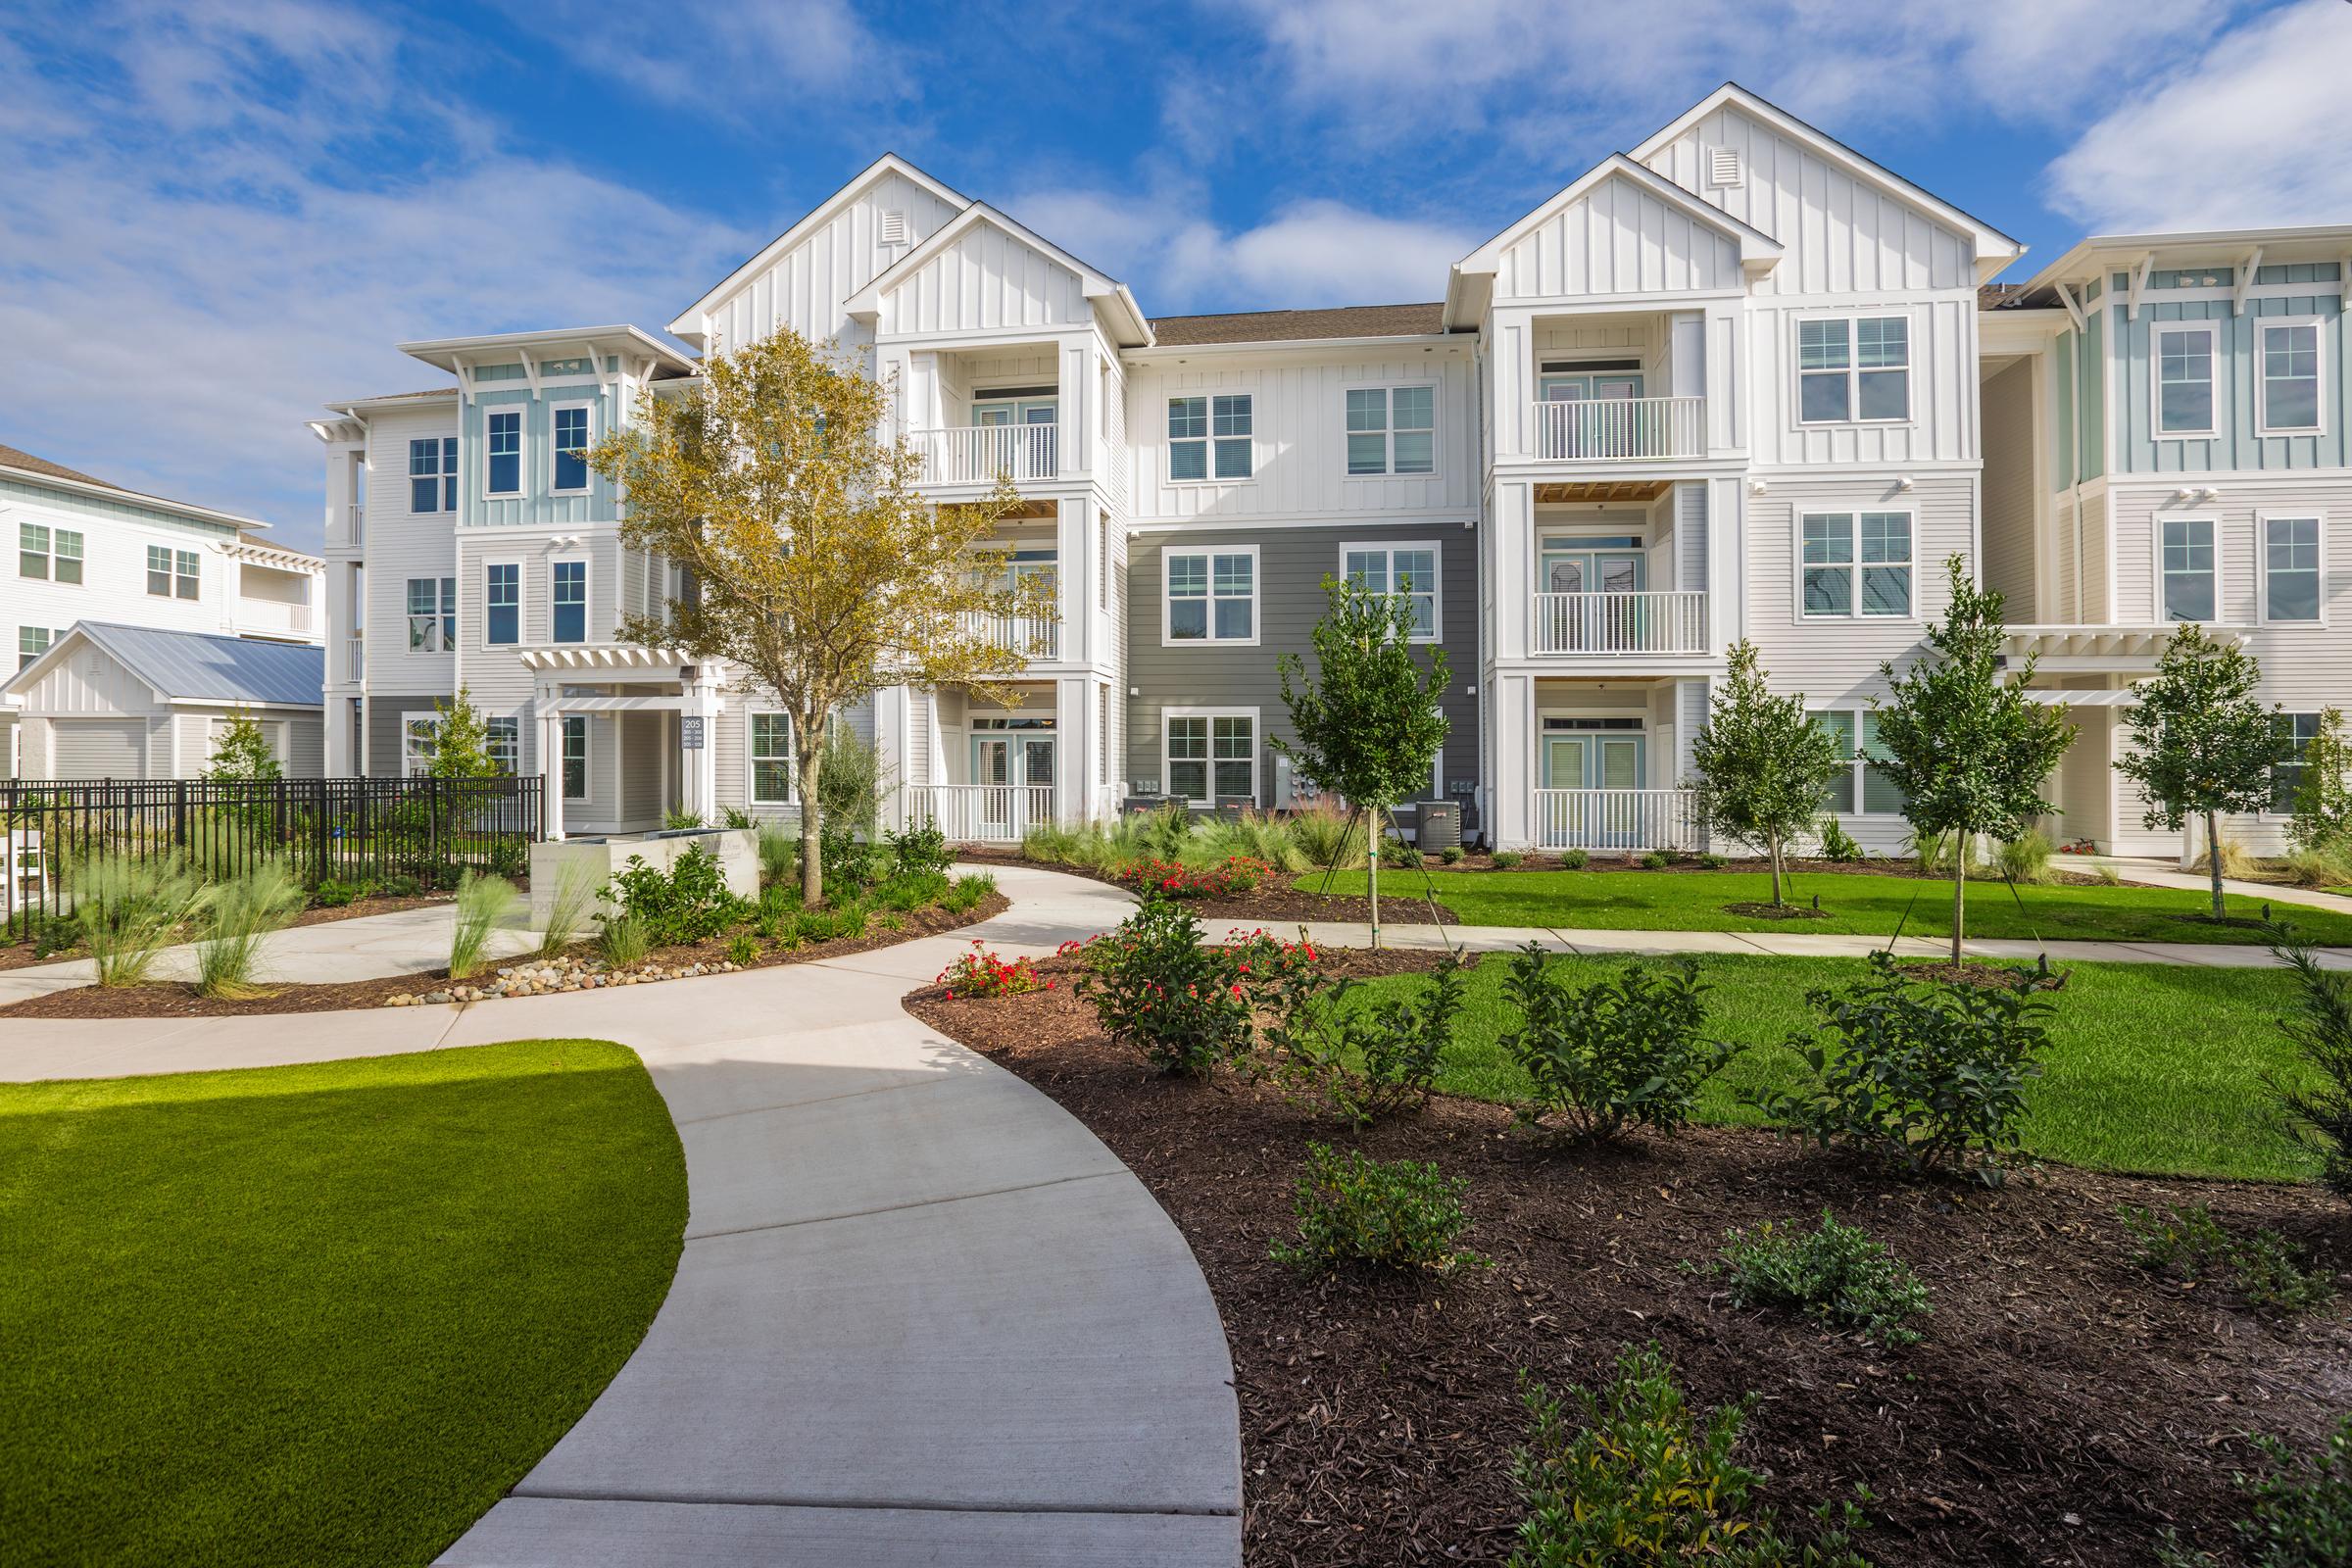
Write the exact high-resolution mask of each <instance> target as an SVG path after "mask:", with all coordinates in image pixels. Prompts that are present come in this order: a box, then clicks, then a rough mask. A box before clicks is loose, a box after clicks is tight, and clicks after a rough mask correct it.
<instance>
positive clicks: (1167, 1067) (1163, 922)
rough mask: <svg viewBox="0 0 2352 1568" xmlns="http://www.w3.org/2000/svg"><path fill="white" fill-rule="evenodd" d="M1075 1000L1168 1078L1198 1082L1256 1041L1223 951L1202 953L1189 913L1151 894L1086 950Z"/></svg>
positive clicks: (1196, 926) (1229, 959)
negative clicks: (1091, 1009)
mask: <svg viewBox="0 0 2352 1568" xmlns="http://www.w3.org/2000/svg"><path fill="white" fill-rule="evenodd" d="M1084 952H1085V957H1086V964H1087V968H1086V973H1085V974H1084V975H1082V976H1081V977H1080V978H1079V981H1078V985H1077V990H1078V994H1079V995H1080V996H1081V997H1083V998H1085V999H1086V1001H1087V1002H1089V1003H1090V1004H1092V1005H1093V1006H1094V1009H1095V1018H1096V1020H1097V1021H1098V1022H1099V1023H1101V1024H1102V1026H1103V1033H1104V1034H1106V1035H1108V1036H1109V1037H1110V1038H1111V1039H1112V1040H1114V1041H1117V1042H1118V1043H1119V1044H1121V1045H1123V1046H1129V1047H1132V1048H1134V1049H1135V1050H1137V1051H1140V1052H1142V1053H1143V1054H1144V1059H1145V1060H1147V1061H1149V1062H1151V1063H1152V1066H1154V1067H1157V1068H1158V1069H1159V1070H1160V1071H1162V1072H1165V1073H1172V1074H1178V1075H1182V1076H1186V1077H1195V1078H1201V1077H1206V1076H1207V1075H1208V1074H1209V1073H1211V1072H1213V1071H1215V1070H1216V1069H1217V1068H1218V1067H1219V1066H1221V1065H1223V1064H1225V1063H1227V1062H1231V1061H1233V1060H1235V1059H1237V1058H1238V1057H1239V1056H1240V1055H1241V1054H1242V1053H1243V1052H1245V1051H1246V1050H1248V1049H1249V1046H1250V1038H1251V1027H1250V1004H1249V1003H1248V1002H1247V1001H1246V1000H1245V999H1244V997H1243V988H1242V985H1241V983H1240V979H1239V977H1238V975H1237V974H1236V972H1235V969H1234V959H1233V958H1232V956H1230V955H1229V954H1227V953H1226V952H1225V951H1224V950H1222V949H1219V948H1213V947H1209V946H1206V945H1204V944H1203V943H1202V942H1201V921H1200V919H1199V917H1198V916H1196V915H1195V914H1194V913H1193V912H1192V910H1190V909H1188V908H1186V907H1183V906H1182V905H1180V904H1178V903H1176V902H1175V901H1174V900H1173V899H1168V898H1163V897H1161V896H1160V895H1159V894H1158V893H1157V892H1156V891H1153V890H1151V889H1147V890H1146V891H1145V893H1144V897H1143V902H1142V903H1141V904H1139V905H1138V906H1137V907H1136V909H1135V912H1134V913H1133V914H1131V915H1129V916H1128V917H1127V919H1126V920H1125V921H1124V922H1122V923H1121V924H1120V926H1119V928H1118V929H1117V930H1115V931H1112V932H1110V933H1109V934H1108V935H1106V936H1103V937H1101V938H1098V939H1097V940H1096V941H1094V942H1092V943H1089V944H1088V945H1087V947H1086V948H1085V950H1084Z"/></svg>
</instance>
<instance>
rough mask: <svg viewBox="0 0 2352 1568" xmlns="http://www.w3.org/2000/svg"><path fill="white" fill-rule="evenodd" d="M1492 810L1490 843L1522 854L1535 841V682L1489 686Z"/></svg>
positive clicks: (1508, 680) (1518, 679)
mask: <svg viewBox="0 0 2352 1568" xmlns="http://www.w3.org/2000/svg"><path fill="white" fill-rule="evenodd" d="M1494 685H1495V691H1494V703H1493V706H1492V708H1491V709H1490V712H1491V714H1492V716H1493V719H1494V735H1495V742H1494V745H1495V760H1496V762H1497V763H1498V764H1499V765H1497V766H1496V768H1495V773H1494V779H1493V782H1494V788H1495V809H1494V815H1493V820H1494V824H1495V825H1494V828H1493V831H1492V834H1491V836H1492V838H1493V840H1494V842H1495V846H1496V847H1497V848H1500V849H1506V850H1523V849H1526V848H1528V847H1529V846H1530V845H1531V844H1532V843H1533V842H1534V839H1535V812H1534V806H1535V796H1534V794H1533V791H1534V790H1535V787H1536V730H1535V712H1536V683H1535V682H1534V681H1533V680H1531V679H1530V678H1528V677H1527V676H1525V675H1504V676H1501V677H1500V678H1498V679H1497V680H1496V681H1495V683H1494Z"/></svg>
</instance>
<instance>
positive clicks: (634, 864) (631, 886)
mask: <svg viewBox="0 0 2352 1568" xmlns="http://www.w3.org/2000/svg"><path fill="white" fill-rule="evenodd" d="M605 897H606V898H607V899H609V900H610V901H611V902H612V903H613V904H614V905H616V906H617V907H619V909H620V910H621V911H622V912H624V913H627V914H631V915H634V916H635V917H636V918H637V920H638V922H639V923H640V924H642V925H643V926H644V927H645V933H646V938H647V940H648V941H650V942H653V943H655V944H657V945H659V946H668V945H669V944H671V943H679V942H700V941H702V940H703V939H704V938H705V937H711V936H716V935H717V934H718V933H719V932H721V931H723V930H725V929H726V928H727V927H728V926H730V925H732V924H734V923H736V922H737V921H739V920H741V919H743V918H745V915H746V910H745V908H744V905H743V901H742V900H740V899H738V898H736V897H735V895H734V894H732V893H730V892H728V891H727V878H726V873H725V871H724V870H722V869H721V868H720V866H719V863H718V858H717V857H716V856H714V855H712V854H711V852H710V851H709V850H707V849H705V848H704V847H703V846H702V845H700V844H697V845H694V846H692V847H691V848H689V849H688V850H687V851H686V853H685V854H683V855H681V856H679V857H678V858H676V859H675V860H672V861H671V862H670V865H669V869H668V870H667V871H664V870H662V869H661V868H660V867H659V866H652V865H648V864H646V863H645V857H643V856H641V855H632V856H630V857H629V863H628V864H627V865H626V866H624V867H622V868H621V869H620V870H619V871H617V872H615V873H614V874H613V882H612V886H611V887H610V888H608V889H606V890H605ZM598 918H600V919H604V918H609V916H603V915H600V916H599V917H598Z"/></svg>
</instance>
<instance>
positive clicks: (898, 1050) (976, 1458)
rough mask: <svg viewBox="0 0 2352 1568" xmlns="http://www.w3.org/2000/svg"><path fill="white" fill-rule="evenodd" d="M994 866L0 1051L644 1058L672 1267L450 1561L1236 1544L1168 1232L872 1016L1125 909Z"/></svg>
mask: <svg viewBox="0 0 2352 1568" xmlns="http://www.w3.org/2000/svg"><path fill="white" fill-rule="evenodd" d="M990 869H991V870H992V871H993V872H994V873H995V874H996V876H997V877H998V879H999V882H1000V883H1001V885H1002V886H1003V887H1004V889H1005V892H1006V893H1007V894H1008V895H1009V896H1010V897H1011V898H1012V900H1013V908H1012V909H1011V910H1010V911H1008V913H1006V914H1005V915H1003V916H1000V917H999V918H997V919H995V920H992V921H988V922H984V923H982V924H981V925H978V926H974V927H971V928H968V929H966V930H964V931H959V932H956V933H954V934H952V935H949V936H942V937H934V938H927V939H924V940H921V941H917V942H910V943H907V944H905V945H903V946H899V947H894V948H885V949H880V950H878V951H875V952H871V953H864V954H857V955H853V956H848V957H844V958H840V959H835V960H827V961H822V962H810V963H804V964H795V965H790V966H787V967H782V968H775V969H765V970H754V971H750V972H747V973H742V974H734V975H721V976H713V977H710V978H706V979H702V980H696V981H692V982H688V983H686V984H685V985H683V986H651V987H639V988H632V989H624V990H616V991H597V992H576V993H570V994H566V995H558V996H553V997H543V998H530V999H525V1000H520V1001H509V1002H499V1003H492V1004H486V1005H475V1006H471V1007H452V1006H434V1007H401V1008H384V1009H380V1010H371V1011H366V1012H351V1013H312V1014H292V1015H280V1016H277V1017H261V1018H254V1017H243V1018H220V1019H196V1020H188V1021H186V1022H175V1021H163V1020H153V1019H149V1020H121V1021H105V1022H86V1023H85V1022H68V1021H51V1020H36V1019H23V1020H12V1021H11V1022H10V1024H9V1025H8V1026H7V1029H6V1033H7V1042H6V1045H5V1046H0V1075H4V1076H6V1077H8V1078H13V1079H20V1080H21V1079H28V1078H37V1077H52V1076H63V1075H73V1076H91V1075H112V1074H123V1073H139V1072H170V1071H180V1070H186V1069H191V1068H200V1067H226V1066H251V1065H268V1064H271V1063H276V1062H284V1061H302V1060H316V1059H319V1058H321V1057H330V1056H348V1055H365V1054H382V1053H389V1052H400V1051H417V1050H424V1049H428V1048H431V1047H435V1046H462V1045H475V1044H486V1043H489V1042H493V1041H499V1040H513V1039H517V1038H527V1037H533V1036H591V1037H596V1038H602V1039H611V1040H618V1041H621V1042H624V1043H625V1044H628V1045H630V1046H632V1047H634V1048H635V1049H636V1050H637V1051H638V1052H639V1053H640V1054H642V1055H643V1057H644V1058H645V1062H646V1065H647V1067H648V1068H649V1069H650V1070H651V1072H652V1074H653V1078H654V1082H655V1083H656V1085H657V1086H659V1088H660V1089H661V1091H662V1097H663V1099H664V1100H665V1101H666V1102H667V1103H668V1106H669V1110H670V1114H671V1116H672V1117H673V1118H674V1119H675V1120H676V1122H677V1125H678V1135H679V1138H680V1139H681V1141H682V1142H683V1143H684V1145H685V1150H686V1165H687V1179H688V1189H689V1200H690V1212H689V1216H688V1219H687V1227H686V1244H685V1249H684V1252H683V1254H682V1256H681V1257H680V1260H679V1264H678V1272H677V1277H676V1279H675V1280H674V1281H673V1282H672V1284H671V1286H670V1290H669V1295H668V1298H667V1299H665V1300H664V1301H663V1302H662V1309H661V1311H660V1312H659V1313H658V1314H657V1315H656V1317H655V1319H654V1323H653V1326H652V1328H651V1329H650V1330H649V1331H648V1333H647V1335H646V1338H645V1343H644V1344H643V1345H641V1346H640V1347H639V1348H638V1349H637V1351H636V1353H635V1354H634V1355H633V1356H631V1357H630V1358H629V1361H628V1363H627V1364H626V1365H625V1366H623V1367H622V1368H621V1371H620V1373H619V1375H618V1376H616V1377H615V1378H614V1379H613V1383H612V1385H611V1386H610V1387H608V1388H607V1389H606V1390H605V1392H604V1393H603V1395H602V1396H600V1397H598V1399H597V1400H596V1402H595V1404H594V1405H593V1406H591V1407H590V1409H589V1411H588V1413H587V1414H586V1415H585V1416H584V1417H582V1418H581V1420H580V1421H579V1423H578V1424H577V1425H576V1426H574V1427H573V1428H572V1430H571V1431H570V1432H569V1433H567V1434H566V1435H565V1436H564V1438H563V1440H562V1441H561V1442H559V1443H558V1444H557V1445H556V1446H555V1447H554V1448H552V1449H551V1450H549V1452H548V1453H547V1455H546V1457H545V1458H543V1459H542V1460H541V1461H540V1462H539V1464H538V1466H537V1467H536V1468H535V1469H533V1470H532V1471H531V1473H530V1474H529V1475H528V1476H526V1477H525V1478H524V1479H523V1481H522V1482H521V1483H520V1484H519V1485H518V1486H517V1487H515V1491H514V1493H513V1494H512V1495H509V1496H508V1497H507V1498H506V1499H505V1500H503V1501H501V1502H500V1503H498V1505H497V1506H495V1507H494V1508H492V1509H491V1510H490V1512H489V1513H488V1514H486V1515H485V1516H484V1517H483V1518H482V1519H481V1521H480V1522H479V1523H478V1524H476V1526H475V1527H474V1528H473V1530H472V1531H470V1532H469V1533H468V1534H467V1535H466V1537H465V1538H464V1539H463V1540H461V1541H460V1542H459V1543H458V1544H456V1545H454V1546H452V1547H451V1548H450V1549H449V1551H448V1552H447V1553H446V1554H444V1556H443V1557H442V1558H441V1559H440V1560H441V1562H442V1563H444V1564H451V1565H467V1568H489V1565H501V1568H526V1565H527V1568H539V1565H545V1568H556V1565H564V1568H623V1565H627V1568H648V1565H653V1564H686V1565H694V1564H725V1565H737V1564H745V1565H748V1564H754V1563H760V1564H765V1563H825V1564H831V1563H845V1564H846V1563H869V1562H870V1563H913V1562H938V1563H957V1564H964V1563H971V1564H1043V1565H1050V1568H1080V1565H1088V1564H1110V1563H1116V1564H1122V1565H1134V1568H1191V1565H1196V1564H1200V1565H1208V1564H1215V1565H1218V1568H1232V1565H1234V1564H1238V1563H1239V1562H1240V1560H1241V1440H1240V1432H1239V1418H1238V1412H1237V1409H1236V1405H1235V1400H1234V1393H1233V1384H1232V1379H1233V1367H1232V1361H1231V1358H1230V1357H1229V1355H1228V1353H1227V1350H1226V1345H1225V1334H1224V1328H1223V1325H1222V1323H1221V1322H1220V1320H1219V1318H1218V1315H1217V1308H1216V1303H1215V1301H1214V1300H1213V1299H1211V1297H1210V1296H1209V1292H1208V1287H1207V1284H1206V1282H1205V1281H1203V1280H1202V1279H1201V1271H1200V1268H1199V1266H1198V1265H1197V1264H1196V1263H1195V1262H1194V1261H1193V1257H1192V1254H1191V1252H1190V1250H1188V1249H1187V1248H1186V1246H1185V1244H1184V1239H1183V1237H1182V1236H1181V1235H1180V1234H1179V1233H1178V1232H1177V1230H1176V1228H1175V1226H1174V1225H1173V1224H1172V1223H1170V1221H1169V1220H1168V1218H1167V1216H1166V1215H1165V1214H1164V1213H1163V1212H1161V1210H1160V1208H1159V1206H1158V1204H1156V1203H1155V1202H1153V1201H1152V1197H1151V1195H1150V1194H1149V1193H1148V1192H1146V1191H1145V1189H1144V1187H1143V1185H1142V1184H1141V1183H1140V1182H1138V1181H1137V1180H1136V1179H1135V1177H1134V1176H1133V1175H1132V1174H1131V1173H1130V1172H1129V1171H1128V1170H1127V1169H1126V1168H1125V1167H1124V1166H1122V1165H1121V1164H1120V1163H1119V1162H1118V1160H1117V1159H1116V1158H1114V1157H1113V1156H1112V1155H1111V1154H1110V1152H1109V1151H1107V1150H1105V1149H1104V1148H1103V1146H1102V1144H1101V1143H1099V1142H1098V1141H1097V1140H1096V1139H1095V1138H1094V1137H1093V1135H1092V1134H1090V1133H1088V1132H1087V1131H1086V1129H1085V1128H1084V1127H1082V1126H1080V1125H1079V1124H1078V1123H1077V1122H1076V1121H1075V1120H1074V1119H1072V1118H1071V1117H1070V1116H1069V1115H1068V1114H1067V1113H1066V1112H1064V1111H1063V1110H1062V1109H1061V1108H1060V1107H1059V1106H1058V1105H1055V1104H1054V1103H1053V1102H1052V1101H1051V1100H1048V1099H1047V1098H1046V1097H1044V1096H1043V1095H1041V1094H1039V1093H1037V1092H1036V1091H1035V1090H1033V1089H1031V1088H1030V1087H1029V1086H1028V1085H1027V1084H1024V1083H1022V1082H1021V1081H1020V1080H1019V1079H1017V1078H1014V1077H1013V1076H1011V1075H1010V1074H1008V1073H1005V1072H1004V1071H1003V1070H1001V1069H999V1068H997V1067H995V1066H993V1065H991V1064H990V1063H989V1062H987V1061H986V1060H984V1059H982V1058H981V1057H979V1056H977V1055H975V1054H972V1053H970V1052H967V1051H964V1050H963V1049H961V1048H960V1047H957V1046H955V1045H952V1044H950V1043H949V1042H948V1041H946V1040H944V1039H942V1038H941V1037H940V1036H938V1035H936V1034H934V1033H932V1032H931V1031H930V1030H928V1029H926V1028H925V1027H924V1026H923V1025H921V1024H919V1023H917V1022H915V1021H914V1020H913V1019H912V1018H910V1017H908V1016H907V1013H906V1012H905V1010H904V1009H903V1008H902V1007H901V1006H900V999H901V998H902V997H903V996H904V995H905V994H906V993H907V991H908V990H909V989H911V988H913V987H915V986H917V985H921V984H924V983H927V982H928V981H929V980H930V979H931V978H932V977H933V975H935V974H936V973H937V972H938V971H939V970H940V969H941V968H942V967H943V966H944V965H945V964H946V963H947V962H948V961H949V960H950V959H951V958H953V957H954V956H955V955H956V953H957V952H958V951H959V950H961V949H962V948H963V947H964V946H966V945H967V944H968V943H969V942H970V941H971V940H972V939H973V938H975V937H977V938H981V939H984V940H986V941H988V942H989V943H991V944H992V945H993V946H995V947H997V948H998V949H999V950H1000V951H1005V952H1049V951H1051V950H1052V949H1053V948H1054V946H1056V945H1057V944H1059V943H1060V942H1061V941H1063V940H1065V939H1067V938H1070V937H1083V936H1087V935H1091V934H1092V933H1094V932H1097V931H1101V930H1105V929H1108V928H1109V927H1110V926H1111V925H1114V924H1116V923H1117V921H1118V920H1119V919H1120V918H1121V917H1122V915H1123V913H1124V908H1125V904H1126V900H1125V896H1124V895H1123V894H1120V893H1119V892H1117V891H1116V890H1115V889H1112V888H1108V887H1105V886H1103V884H1101V883H1097V882H1092V881H1086V880H1082V879H1079V878H1073V877H1066V876H1061V875H1057V874H1055V873H1053V872H1048V871H1040V870H1031V869H1028V868H1025V867H1017V866H992V867H991V868H990Z"/></svg>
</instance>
